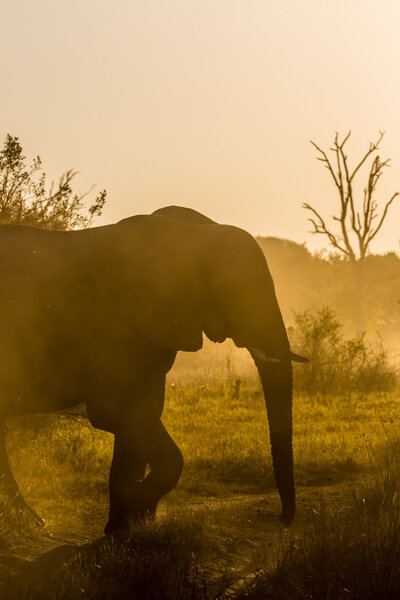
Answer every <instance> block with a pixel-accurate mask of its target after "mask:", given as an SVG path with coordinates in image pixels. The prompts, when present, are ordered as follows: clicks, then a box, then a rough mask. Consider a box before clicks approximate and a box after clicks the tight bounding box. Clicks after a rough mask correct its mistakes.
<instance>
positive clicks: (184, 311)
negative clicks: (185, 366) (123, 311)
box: [135, 290, 203, 352]
mask: <svg viewBox="0 0 400 600" xmlns="http://www.w3.org/2000/svg"><path fill="white" fill-rule="evenodd" d="M149 299H150V300H149V302H147V303H146V302H143V303H141V304H140V306H139V307H138V310H137V311H136V315H135V327H136V328H137V329H138V330H139V331H140V333H142V334H143V335H144V336H145V337H147V338H148V339H149V340H151V341H152V342H153V343H154V344H156V345H157V346H160V347H161V348H166V349H168V350H184V351H186V352H195V351H196V350H200V348H201V347H202V345H203V334H202V327H201V321H200V316H199V314H198V312H197V311H196V309H195V307H194V306H193V304H192V303H191V302H190V299H189V298H188V297H187V290H183V291H182V293H181V294H179V290H176V291H175V293H173V294H167V293H165V294H163V295H162V296H157V294H154V293H153V294H150V295H149Z"/></svg>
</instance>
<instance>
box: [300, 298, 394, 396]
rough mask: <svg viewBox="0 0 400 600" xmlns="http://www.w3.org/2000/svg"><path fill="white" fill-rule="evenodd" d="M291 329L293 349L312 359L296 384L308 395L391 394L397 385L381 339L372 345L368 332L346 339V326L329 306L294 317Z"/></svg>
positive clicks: (301, 371) (302, 370) (301, 372)
mask: <svg viewBox="0 0 400 600" xmlns="http://www.w3.org/2000/svg"><path fill="white" fill-rule="evenodd" d="M294 317H295V325H294V327H291V328H289V336H290V338H291V341H292V344H293V347H295V348H296V350H297V351H298V352H300V353H304V354H305V355H306V356H308V357H309V358H310V364H309V365H307V366H306V367H304V366H303V368H302V369H298V371H297V373H296V377H295V384H296V388H297V390H298V391H301V392H306V393H308V394H314V393H321V394H328V393H330V394H332V393H339V394H343V393H351V392H373V391H387V390H390V389H393V388H394V386H395V384H396V372H395V370H394V368H393V367H392V366H391V365H390V364H389V361H388V356H387V351H386V349H385V348H384V346H383V344H382V342H381V340H380V339H378V340H377V343H376V344H375V345H374V346H372V345H368V344H367V342H366V339H365V332H362V333H360V334H358V335H357V336H355V337H353V338H350V339H345V337H344V335H343V333H342V326H341V325H340V323H339V321H338V320H337V318H336V315H335V313H334V311H333V310H332V309H330V308H328V307H324V308H321V309H320V310H317V311H316V312H312V311H310V310H307V311H304V312H299V313H295V314H294Z"/></svg>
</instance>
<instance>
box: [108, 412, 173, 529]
mask: <svg viewBox="0 0 400 600" xmlns="http://www.w3.org/2000/svg"><path fill="white" fill-rule="evenodd" d="M146 464H148V465H149V466H150V473H149V474H148V475H147V476H146V477H144V469H145V466H146ZM182 468H183V458H182V454H181V452H180V450H179V448H178V446H177V445H176V444H175V442H174V441H173V439H172V438H171V436H170V435H169V433H168V432H167V430H166V429H165V427H164V425H163V424H162V423H161V421H160V419H157V418H155V417H151V418H150V417H148V418H147V419H140V418H139V419H137V420H135V423H134V425H132V426H131V428H130V429H129V431H126V433H124V432H122V431H120V432H118V433H116V435H115V442H114V456H113V461H112V465H111V472H110V516H109V521H108V523H107V526H106V529H105V532H106V533H107V534H108V533H112V532H113V531H115V530H117V529H123V528H126V527H127V526H128V522H129V520H138V519H142V518H144V517H146V516H153V515H154V514H155V511H156V508H157V504H158V502H159V500H160V499H161V498H162V497H163V496H164V494H166V493H167V492H169V491H170V490H172V488H174V487H175V485H176V484H177V483H178V480H179V477H180V475H181V472H182ZM143 477H144V478H143Z"/></svg>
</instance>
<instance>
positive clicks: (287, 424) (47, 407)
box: [0, 206, 307, 534]
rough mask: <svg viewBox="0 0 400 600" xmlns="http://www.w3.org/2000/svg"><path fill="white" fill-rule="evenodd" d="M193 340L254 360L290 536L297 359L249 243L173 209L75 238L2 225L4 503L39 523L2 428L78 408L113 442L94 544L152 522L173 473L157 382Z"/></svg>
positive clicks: (178, 463) (0, 450) (0, 451)
mask: <svg viewBox="0 0 400 600" xmlns="http://www.w3.org/2000/svg"><path fill="white" fill-rule="evenodd" d="M203 333H204V334H205V335H206V336H207V337H208V338H209V339H210V340H212V341H214V342H222V341H224V340H225V339H227V338H231V339H232V340H233V341H234V343H235V344H236V345H237V346H238V347H244V348H247V349H248V350H249V352H250V354H251V356H252V358H253V360H254V362H255V365H256V367H257V369H258V372H259V374H260V377H261V383H262V388H263V391H264V395H265V402H266V409H267V414H268V419H269V430H270V441H271V451H272V457H273V469H274V474H275V479H276V484H277V488H278V492H279V495H280V499H281V504H282V514H281V517H280V518H281V520H282V521H283V523H284V524H285V525H289V524H290V523H291V522H292V521H293V518H294V514H295V484H294V472H293V451H292V365H291V361H293V360H294V361H299V362H304V361H306V360H307V359H305V358H303V357H301V356H299V355H297V354H295V353H294V352H292V351H291V349H290V346H289V341H288V337H287V333H286V329H285V326H284V323H283V320H282V316H281V312H280V309H279V306H278V302H277V299H276V295H275V290H274V284H273V281H272V278H271V275H270V272H269V270H268V266H267V262H266V260H265V257H264V254H263V252H262V251H261V249H260V247H259V246H258V244H257V242H256V241H255V239H254V238H253V237H252V236H251V235H250V234H249V233H247V232H246V231H244V230H242V229H240V228H238V227H234V226H230V225H220V224H217V223H215V222H214V221H212V220H211V219H209V218H208V217H206V216H204V215H202V214H200V213H198V212H196V211H194V210H192V209H190V208H183V207H177V206H169V207H165V208H162V209H159V210H157V211H155V212H154V213H153V214H150V215H137V216H133V217H129V218H126V219H123V220H122V221H119V222H118V223H116V224H112V225H104V226H99V227H93V228H90V229H83V230H73V231H48V230H42V229H37V228H34V227H28V226H18V225H1V226H0V431H2V434H1V437H0V482H1V487H2V490H3V492H4V493H6V494H7V495H8V497H9V498H10V501H12V502H14V503H17V505H18V506H21V507H24V508H25V509H26V510H28V511H30V513H31V515H32V517H33V518H35V519H36V520H38V521H41V519H40V517H38V515H36V513H35V512H34V511H33V509H31V508H30V507H28V506H27V505H26V503H25V501H24V499H23V497H22V495H21V493H20V492H19V489H18V485H17V483H16V481H15V479H14V477H13V474H12V471H11V468H10V465H9V461H8V456H7V450H6V443H5V427H6V420H7V418H9V417H12V416H16V415H21V414H27V413H31V414H34V413H43V412H48V411H57V410H62V409H66V408H68V407H72V406H75V405H77V404H80V403H82V402H84V403H86V409H87V415H88V418H89V420H90V422H91V424H92V425H93V426H94V427H95V428H99V429H102V430H104V431H108V432H111V433H113V434H114V436H115V437H114V450H113V458H112V463H111V468H110V475H109V500H110V505H109V518H108V522H107V525H106V527H105V533H106V534H113V533H115V532H117V531H119V530H124V529H126V528H128V527H129V524H130V523H131V522H134V521H135V520H141V519H144V518H147V517H152V516H154V515H155V512H156V508H157V504H158V502H159V500H160V499H161V498H162V497H163V496H164V495H165V494H167V493H168V492H169V491H170V490H172V489H173V488H174V487H175V485H176V484H177V482H178V480H179V477H180V475H181V472H182V468H183V458H182V454H181V452H180V450H179V448H178V446H177V445H176V444H175V442H174V440H173V439H172V438H171V436H170V435H169V433H168V432H167V430H166V428H165V427H164V425H163V423H162V420H161V415H162V411H163V405H164V394H165V379H166V374H167V372H168V371H169V369H170V368H171V367H172V365H173V363H174V360H175V357H176V354H177V352H178V351H179V350H184V351H191V352H195V351H197V350H199V349H200V348H201V347H202V342H203ZM1 425H3V428H1ZM147 466H149V467H150V472H149V473H148V474H146V475H145V471H146V468H147ZM11 499H12V500H11Z"/></svg>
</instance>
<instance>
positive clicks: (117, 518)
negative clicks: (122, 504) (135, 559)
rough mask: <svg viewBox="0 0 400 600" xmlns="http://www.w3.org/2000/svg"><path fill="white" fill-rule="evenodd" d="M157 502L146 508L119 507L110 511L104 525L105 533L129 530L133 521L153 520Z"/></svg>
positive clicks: (113, 533) (111, 533)
mask: <svg viewBox="0 0 400 600" xmlns="http://www.w3.org/2000/svg"><path fill="white" fill-rule="evenodd" d="M156 508H157V504H153V505H151V506H147V508H136V509H132V508H131V509H129V510H128V509H125V510H124V509H121V510H119V511H117V510H115V509H114V510H113V511H110V516H109V519H108V523H107V525H106V526H105V529H104V533H105V535H115V534H116V533H120V532H129V530H130V529H131V527H132V526H134V524H135V523H143V522H146V521H153V520H154V518H155V514H156Z"/></svg>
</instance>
